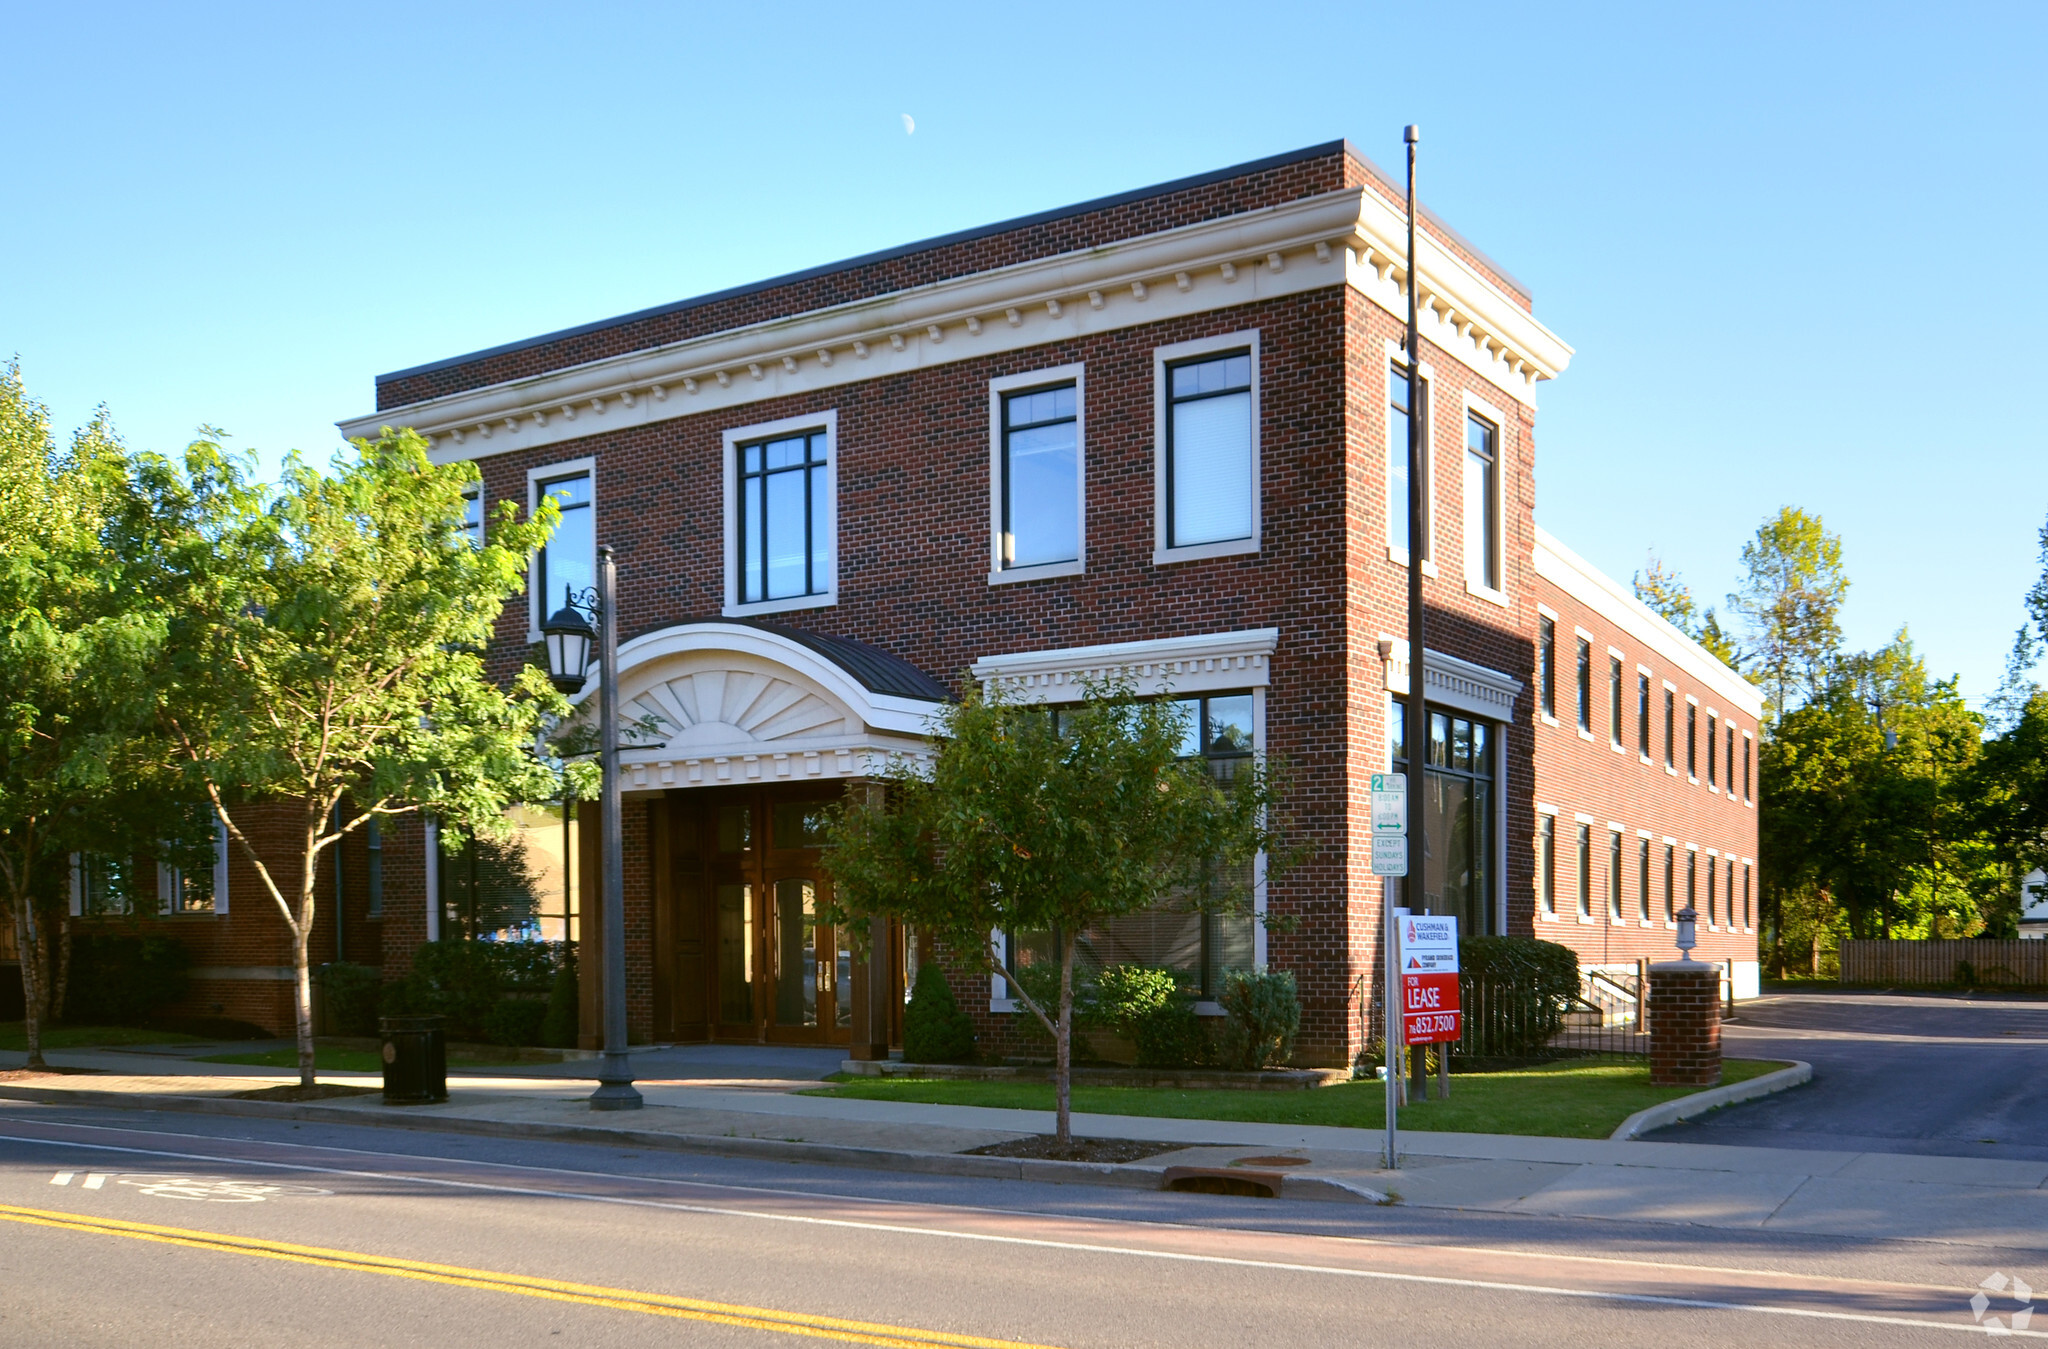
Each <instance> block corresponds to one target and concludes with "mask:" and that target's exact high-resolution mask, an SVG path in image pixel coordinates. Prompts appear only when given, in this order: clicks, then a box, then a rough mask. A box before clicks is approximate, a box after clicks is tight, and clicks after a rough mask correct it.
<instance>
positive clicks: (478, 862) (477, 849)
mask: <svg viewBox="0 0 2048 1349" xmlns="http://www.w3.org/2000/svg"><path fill="white" fill-rule="evenodd" d="M507 817H508V818H509V820H510V821H511V824H512V835H511V837H510V838H507V839H505V840H503V841H499V840H496V839H488V838H470V839H466V840H465V841H464V842H463V845H462V849H461V851H460V852H457V853H455V854H453V855H450V854H449V853H448V852H447V851H445V850H442V851H440V852H439V853H438V854H437V856H438V860H439V864H440V868H441V875H440V880H441V936H442V938H443V939H444V940H462V941H575V940H576V937H577V932H576V927H577V923H576V915H577V910H578V905H577V902H576V845H577V835H578V826H577V822H576V818H575V815H574V813H573V812H569V813H566V814H565V812H564V811H563V809H562V807H561V806H559V805H539V806H515V807H514V808H513V809H512V810H510V811H508V812H507Z"/></svg>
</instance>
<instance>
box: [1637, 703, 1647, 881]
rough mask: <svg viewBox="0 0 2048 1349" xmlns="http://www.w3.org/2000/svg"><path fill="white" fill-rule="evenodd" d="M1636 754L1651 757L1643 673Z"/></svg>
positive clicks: (1638, 707) (1638, 704)
mask: <svg viewBox="0 0 2048 1349" xmlns="http://www.w3.org/2000/svg"><path fill="white" fill-rule="evenodd" d="M1636 753H1638V754H1640V755H1642V756H1643V758H1644V759H1645V760H1647V759H1648V758H1649V757H1650V677H1649V676H1648V675H1646V674H1641V673H1638V674H1637V675H1636ZM1643 916H1644V917H1645V918H1647V917H1649V915H1648V914H1647V913H1646V914H1644V915H1643Z"/></svg>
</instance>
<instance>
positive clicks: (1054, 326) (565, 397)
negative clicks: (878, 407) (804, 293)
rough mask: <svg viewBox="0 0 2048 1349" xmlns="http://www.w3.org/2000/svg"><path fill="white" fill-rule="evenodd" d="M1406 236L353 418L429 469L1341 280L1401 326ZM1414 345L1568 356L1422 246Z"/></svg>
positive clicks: (1314, 205) (857, 324) (1198, 256)
mask: <svg viewBox="0 0 2048 1349" xmlns="http://www.w3.org/2000/svg"><path fill="white" fill-rule="evenodd" d="M1405 239H1406V227H1405V225H1404V223H1403V218H1402V217H1401V216H1400V214H1399V213H1398V212H1397V211H1395V210H1394V209H1393V208H1392V207H1391V206H1389V205H1388V204H1387V203H1386V202H1385V201H1384V200H1383V199H1382V198H1381V197H1379V196H1378V195H1377V194H1375V193H1373V192H1371V191H1369V190H1367V189H1365V188H1347V189H1345V190H1343V191H1339V192H1330V193H1325V194H1323V195H1321V196H1317V197H1308V198H1304V199H1302V200H1300V201H1294V202H1288V203H1286V204H1284V205H1280V206H1271V207H1265V208H1262V209H1260V210H1256V211H1248V212H1244V213H1241V214H1238V215H1232V216H1226V217H1224V218H1222V219H1219V220H1210V221H1203V222H1201V223H1199V224H1194V225H1184V226H1181V227H1179V228H1176V229H1171V230H1164V231H1161V232H1160V233H1157V234H1150V235H1144V236H1140V237H1138V238H1134V239H1127V240H1123V241H1120V242H1118V243H1115V244H1109V245H1105V246H1103V247H1100V248H1091V249H1084V250H1080V251H1077V252H1073V253H1065V254H1061V255H1059V256H1057V257H1051V258H1039V259H1034V260H1032V261H1029V262H1021V263H1016V264H1013V265H1011V266H1008V267H1000V268H996V269H993V270H991V271H986V272H977V273H974V274H973V275H970V276H963V277H955V278H951V279H948V280H944V281H936V282H932V283H931V284H929V285H924V286H916V287H912V288H910V289H907V290H902V291H897V292H895V293H893V294H890V295H884V296H877V297H875V298H872V299H866V300H858V301H853V302H851V303H848V304H842V305H834V306H831V307H828V308H824V309H817V310H811V311H809V312H806V313H802V314H795V315H790V316H788V317H784V318H778V319H771V320H769V321H767V322H764V323H757V324H750V325H748V326H746V327H741V328H731V329H726V330H722V331H720V332H715V333H707V334H704V335H702V336H700V337H692V338H687V339H685V340H683V341H680V342H674V343H670V344H668V345H666V346H662V347H655V348H650V349H648V350H645V351H635V352H628V353H625V354H623V355H619V356H609V357H605V358H603V359H601V360H596V361H591V362H588V363H586V364H583V365H577V366H571V367H568V368H566V369H562V370H555V371H550V372H548V373H546V374H541V375H534V376H530V377H527V378H523V379H516V380H508V381H505V382H504V383H500V384H493V385H489V386H486V387H484V388H480V389H470V390H465V391H463V392H460V393H454V394H449V395H447V396H445V397H441V398H433V399H428V400H425V401H422V402H418V403H413V404H409V405H407V406H404V407H399V408H390V409H387V410H385V411H382V412H375V413H369V414H366V415H363V416H359V417H351V418H348V419H346V420H344V421H342V422H341V423H340V426H341V429H342V432H343V434H345V435H348V436H352V437H353V436H374V435H376V434H377V433H378V431H379V430H380V429H381V428H383V427H386V426H391V427H402V426H409V427H412V428H413V429H414V430H417V431H419V432H421V433H422V434H424V435H427V436H430V437H431V438H432V440H433V445H434V457H435V458H436V459H439V460H443V461H448V460H459V459H474V458H479V457H481V456H484V455H490V454H500V453H504V452H506V451H509V450H515V449H526V448H533V447H537V446H543V445H549V444H554V443H557V442H560V441H566V440H573V439H577V438H579V437H582V436H589V435H594V434H597V433H599V432H602V431H615V430H620V429H624V428H628V427H633V426H642V425H648V424H651V423H655V422H661V421H667V420H671V419H673V418H677V417H684V416H690V415H693V414H695V413H699V412H708V411H714V410H718V409H722V408H730V407H737V406H740V405H743V404H747V403H754V402H760V401H763V400H766V399H770V398H780V397H786V396H788V395H791V394H798V393H806V392H815V391H818V390H822V389H827V388H832V387H835V386H840V385H845V384H851V383H855V382H858V381H860V380H867V379H877V378H882V377H885V376H889V375H896V374H903V373H906V372H908V371H912V370H916V369H920V368H923V367H925V366H932V365H940V364H944V363H947V362H952V361H960V360H970V359H973V358H976V357H982V356H988V355H991V354H995V353H998V352H1004V351H1014V350H1020V349H1023V348H1026V347H1033V346H1039V345H1043V344H1045V343H1049V342H1057V341H1064V340H1069V339H1072V338H1078V337H1084V336H1088V335H1090V334H1093V333H1100V332H1109V331H1114V330H1116V329H1120V328H1129V327H1135V326H1137V325H1139V324H1145V323H1156V322H1160V321H1164V320H1168V319H1173V318H1178V317H1182V316H1185V315H1189V314H1197V313H1203V312H1208V311H1211V310H1217V309H1224V308H1228V307H1231V306H1234V305H1242V304H1250V303H1253V302H1255V301H1260V300H1268V299H1273V298H1276V297H1279V296H1284V295H1291V294H1299V293H1302V292H1305V291H1310V290H1317V289H1321V288H1324V287H1327V286H1333V285H1339V284H1344V285H1349V286H1351V287H1352V288H1354V289H1355V290H1357V291H1359V292H1360V293H1361V294H1362V295H1364V296H1366V297H1367V298H1368V299H1370V300H1371V301H1373V302H1374V303H1375V304H1378V305H1379V306H1380V307H1381V308H1383V309H1385V310H1387V311H1388V312H1389V313H1391V314H1394V315H1396V316H1398V317H1400V318H1402V319H1404V320H1405V318H1406V314H1407V299H1406V290H1405V285H1406V281H1407V277H1406V269H1405V266H1404V265H1403V263H1404V250H1405V247H1406V244H1405ZM1418 248H1419V250H1420V257H1419V259H1418V262H1419V265H1420V270H1421V272H1422V285H1421V294H1422V297H1423V302H1424V308H1423V310H1422V323H1421V327H1422V335H1423V337H1424V338H1425V339H1426V340H1429V341H1432V342H1434V343H1436V344H1437V345H1438V346H1440V347H1441V348H1442V349H1443V350H1445V351H1447V352H1449V353H1451V354H1452V355H1453V356H1454V357H1456V358H1457V359H1458V360H1460V361H1461V362H1463V363H1464V364H1466V365H1468V366H1470V367H1471V368H1472V369H1473V370H1474V371H1475V372H1477V373H1478V374H1479V375H1481V376H1482V377H1484V378H1485V379H1486V380H1488V381H1489V382H1490V383H1492V384H1493V385H1495V386H1496V387H1497V388H1499V389H1501V390H1502V391H1503V392H1504V393H1506V394H1507V395H1508V396H1509V397H1511V398H1514V399H1516V400H1518V401H1520V402H1522V403H1525V404H1528V405H1530V406H1532V407H1533V406H1534V403H1535V386H1536V383H1537V381H1538V380H1543V379H1551V378H1554V377H1555V376H1556V375H1557V374H1558V373H1559V372H1561V371H1562V370H1563V369H1564V368H1565V365H1566V363H1567V362H1569V361H1570V359H1571V355H1572V350H1571V348H1570V347H1569V346H1567V345H1565V343H1564V342H1563V341H1562V340H1560V339H1559V338H1558V337H1557V336H1556V335H1555V334H1554V333H1552V332H1551V331H1550V330H1549V329H1548V328H1545V327H1544V326H1543V325H1542V324H1541V323H1538V322H1537V321H1536V319H1535V318H1534V317H1533V316H1531V315H1530V314H1529V313H1528V311H1527V310H1525V309H1523V308H1521V306H1520V305H1518V304H1516V303H1515V302H1514V301H1513V300H1512V299H1510V298H1509V296H1508V295H1507V293H1506V292H1505V291H1503V290H1502V289H1501V288H1500V287H1498V286H1496V285H1494V284H1493V283H1492V282H1491V281H1489V280H1487V279H1486V277H1485V276H1483V275H1481V274H1480V273H1479V272H1478V271H1477V270H1476V269H1475V268H1474V267H1472V266H1471V265H1470V264H1468V263H1466V262H1465V261H1464V260H1463V259H1462V258H1460V257H1458V256H1457V255H1456V254H1454V253H1452V252H1450V251H1449V250H1448V249H1446V248H1444V247H1443V246H1442V245H1441V244H1439V243H1438V242H1437V241H1436V240H1435V239H1433V238H1431V237H1430V236H1428V235H1427V234H1424V235H1423V236H1421V238H1420V240H1419V242H1418Z"/></svg>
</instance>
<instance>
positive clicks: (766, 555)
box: [738, 429, 832, 604]
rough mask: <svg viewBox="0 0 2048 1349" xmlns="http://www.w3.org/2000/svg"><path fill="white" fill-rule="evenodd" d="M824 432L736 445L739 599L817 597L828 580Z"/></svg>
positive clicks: (750, 601)
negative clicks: (738, 506) (738, 503)
mask: <svg viewBox="0 0 2048 1349" xmlns="http://www.w3.org/2000/svg"><path fill="white" fill-rule="evenodd" d="M825 440H826V438H825V432H824V431H823V430H822V429H821V430H817V431H806V432H798V433H797V434H795V435H788V436H778V437H776V438H775V439H773V440H762V441H755V442H753V443H752V444H745V445H741V446H740V447H739V487H740V493H739V495H740V509H739V541H738V548H739V561H740V565H739V578H738V579H739V602H740V603H741V604H755V603H759V602H760V601H763V600H782V599H793V598H796V597H799V596H803V595H822V594H824V593H825V592H826V591H827V590H828V589H829V588H830V585H831V574H832V573H831V566H832V560H831V549H830V539H831V532H830V527H831V511H830V509H829V508H830V502H829V501H828V499H827V493H828V486H827V478H826V444H825Z"/></svg>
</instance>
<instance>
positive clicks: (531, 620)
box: [479, 454, 602, 643]
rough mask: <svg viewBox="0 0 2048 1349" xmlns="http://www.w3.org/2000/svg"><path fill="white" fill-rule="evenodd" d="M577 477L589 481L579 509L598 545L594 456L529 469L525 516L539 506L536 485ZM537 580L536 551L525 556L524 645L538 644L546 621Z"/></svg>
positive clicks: (537, 563) (527, 471)
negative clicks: (585, 502)
mask: <svg viewBox="0 0 2048 1349" xmlns="http://www.w3.org/2000/svg"><path fill="white" fill-rule="evenodd" d="M578 473H581V474H583V475H585V476H586V477H588V478H589V479H590V504H589V505H588V506H585V507H583V509H584V510H587V511H589V512H590V537H591V539H592V540H593V541H594V542H596V541H601V539H602V535H600V534H599V532H598V526H597V520H598V514H597V512H598V505H599V503H598V500H597V456H595V455H588V454H587V455H584V456H583V457H582V458H580V459H561V460H557V461H556V462H554V463H551V464H543V465H541V466H540V467H539V468H529V469H528V470H526V509H527V512H528V514H529V517H530V516H531V513H532V512H533V511H534V510H535V509H536V508H537V507H538V506H539V505H540V485H541V484H542V483H544V482H553V481H555V480H556V479H558V478H573V477H575V476H576V475H577V474H578ZM479 491H481V488H479ZM596 562H597V559H596V558H595V557H594V556H593V557H592V559H591V565H592V575H593V576H594V575H595V574H596V570H595V569H596ZM539 578H540V550H539V549H537V548H536V549H535V550H534V551H533V552H531V553H529V554H527V557H526V640H527V642H528V643H533V642H538V641H539V640H540V625H541V623H542V622H543V621H544V620H545V619H546V618H547V617H548V615H546V614H544V613H542V612H541V606H542V603H543V602H544V598H545V597H544V596H542V595H541V593H540V579H539Z"/></svg>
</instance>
